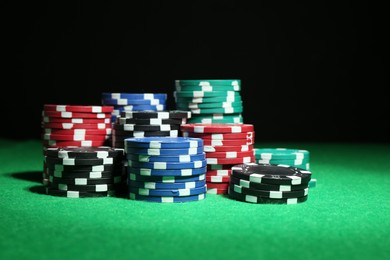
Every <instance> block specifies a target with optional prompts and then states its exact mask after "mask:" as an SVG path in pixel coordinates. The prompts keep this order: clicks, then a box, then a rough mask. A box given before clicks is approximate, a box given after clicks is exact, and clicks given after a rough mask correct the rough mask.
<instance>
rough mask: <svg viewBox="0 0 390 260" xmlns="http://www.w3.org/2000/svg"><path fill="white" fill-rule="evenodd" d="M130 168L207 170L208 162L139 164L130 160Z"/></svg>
mask: <svg viewBox="0 0 390 260" xmlns="http://www.w3.org/2000/svg"><path fill="white" fill-rule="evenodd" d="M127 162H128V166H129V167H133V168H148V169H156V170H157V169H159V170H169V169H197V168H205V167H206V164H207V162H206V160H205V159H204V158H203V160H199V161H192V162H139V161H132V160H128V161H127Z"/></svg>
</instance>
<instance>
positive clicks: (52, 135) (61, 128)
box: [41, 104, 114, 185]
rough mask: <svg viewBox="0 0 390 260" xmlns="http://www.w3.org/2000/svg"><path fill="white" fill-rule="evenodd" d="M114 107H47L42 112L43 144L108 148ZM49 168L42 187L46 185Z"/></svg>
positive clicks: (44, 146) (44, 171)
mask: <svg viewBox="0 0 390 260" xmlns="http://www.w3.org/2000/svg"><path fill="white" fill-rule="evenodd" d="M113 109H114V107H112V106H87V105H55V104H45V105H44V106H43V111H42V122H41V126H42V142H43V148H44V150H45V149H46V148H48V147H65V146H76V147H97V146H105V145H108V140H109V138H110V136H111V130H112V129H111V123H110V122H111V119H110V117H111V112H112V111H113ZM47 182H48V176H47V174H46V166H45V164H44V170H43V184H45V185H46V184H47Z"/></svg>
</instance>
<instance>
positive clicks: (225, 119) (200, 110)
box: [174, 79, 243, 124]
mask: <svg viewBox="0 0 390 260" xmlns="http://www.w3.org/2000/svg"><path fill="white" fill-rule="evenodd" d="M240 90H241V80H239V79H227V80H217V79H204V80H202V79H197V80H196V79H193V80H176V81H175V91H174V98H175V102H176V109H178V110H185V111H191V114H192V117H191V118H190V119H189V120H188V123H204V124H226V123H234V124H238V123H243V117H242V112H243V104H242V99H241V95H240Z"/></svg>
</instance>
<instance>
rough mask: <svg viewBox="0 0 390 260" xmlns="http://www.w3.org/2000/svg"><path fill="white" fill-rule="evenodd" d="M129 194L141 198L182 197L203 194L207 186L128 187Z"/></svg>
mask: <svg viewBox="0 0 390 260" xmlns="http://www.w3.org/2000/svg"><path fill="white" fill-rule="evenodd" d="M129 192H131V193H134V194H138V195H142V196H159V197H184V196H193V195H199V194H204V193H206V192H207V186H206V185H204V186H201V187H197V188H192V189H145V188H137V187H131V186H130V187H129Z"/></svg>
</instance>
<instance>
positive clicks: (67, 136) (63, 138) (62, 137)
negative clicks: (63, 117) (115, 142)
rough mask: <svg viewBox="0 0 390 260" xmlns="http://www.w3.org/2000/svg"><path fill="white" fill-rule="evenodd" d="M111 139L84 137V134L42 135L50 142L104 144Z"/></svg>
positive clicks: (105, 137)
mask: <svg viewBox="0 0 390 260" xmlns="http://www.w3.org/2000/svg"><path fill="white" fill-rule="evenodd" d="M108 138H109V135H83V134H75V135H73V134H49V133H44V134H43V135H42V139H43V140H45V141H46V140H49V141H86V140H89V141H101V142H104V141H105V140H107V139H108Z"/></svg>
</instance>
